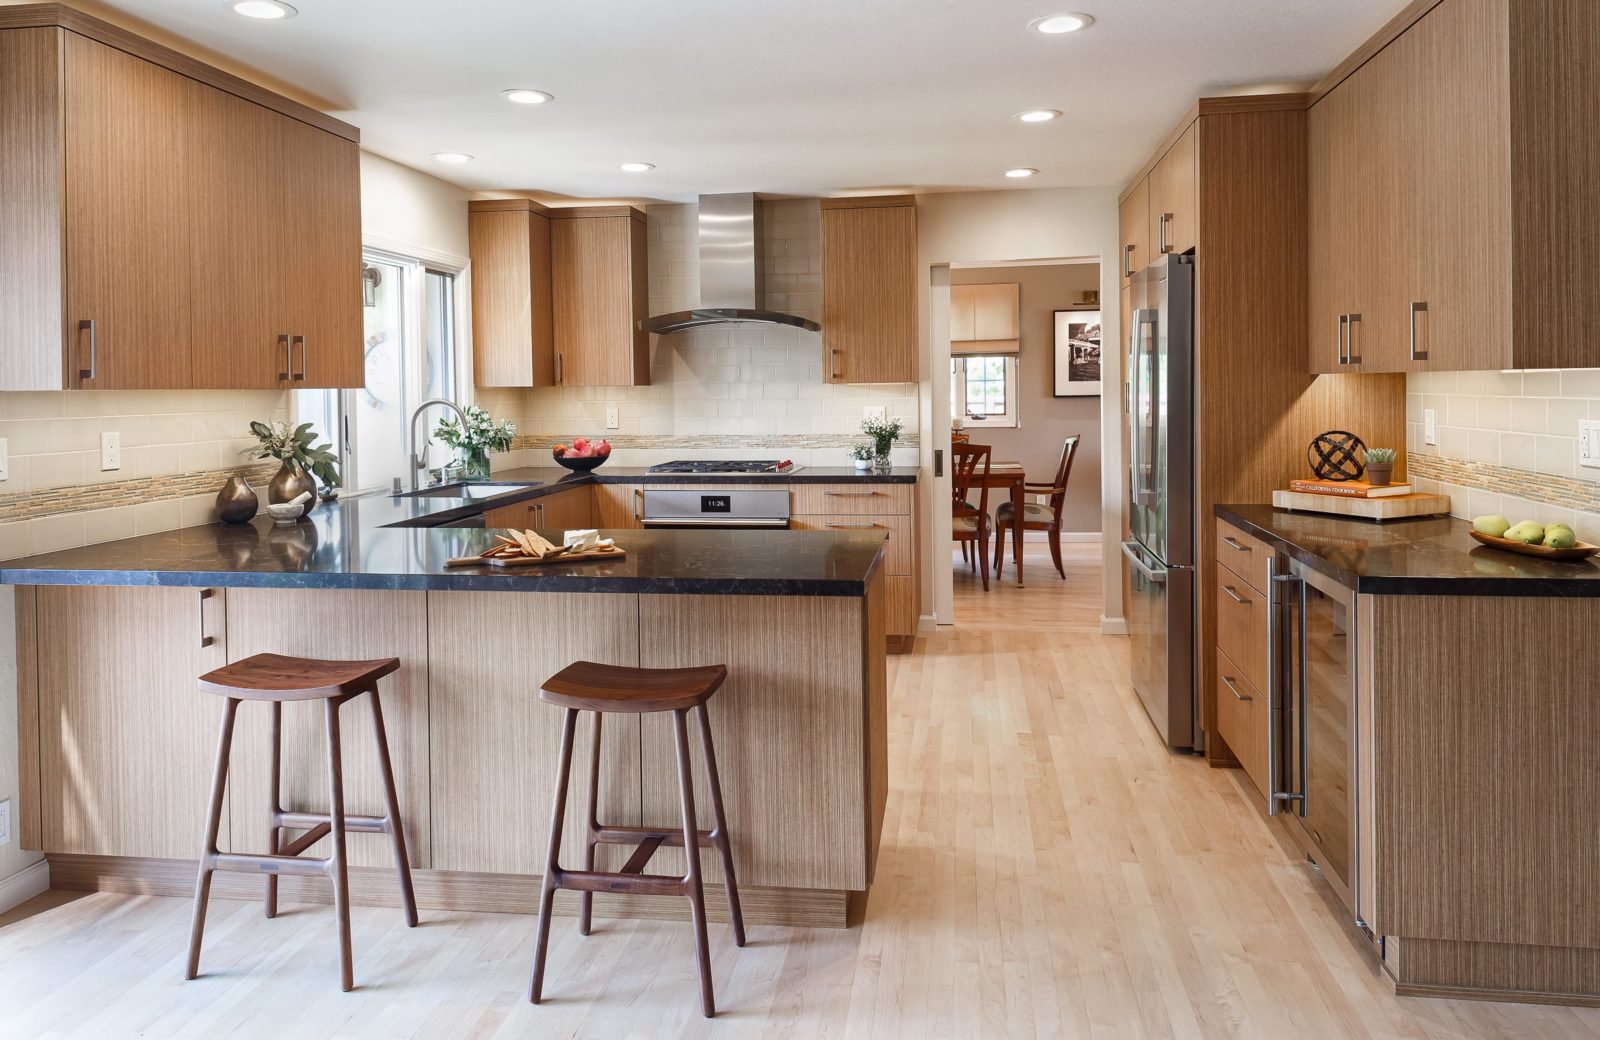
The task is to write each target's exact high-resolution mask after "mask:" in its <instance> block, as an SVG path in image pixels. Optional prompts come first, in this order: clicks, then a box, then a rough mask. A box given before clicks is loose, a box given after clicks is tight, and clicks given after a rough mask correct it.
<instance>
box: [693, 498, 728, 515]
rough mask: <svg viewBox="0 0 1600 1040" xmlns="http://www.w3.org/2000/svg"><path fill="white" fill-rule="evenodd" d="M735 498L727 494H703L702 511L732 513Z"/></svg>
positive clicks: (701, 499)
mask: <svg viewBox="0 0 1600 1040" xmlns="http://www.w3.org/2000/svg"><path fill="white" fill-rule="evenodd" d="M732 511H733V500H732V499H730V498H729V497H728V496H727V495H701V496H700V512H702V513H731V512H732Z"/></svg>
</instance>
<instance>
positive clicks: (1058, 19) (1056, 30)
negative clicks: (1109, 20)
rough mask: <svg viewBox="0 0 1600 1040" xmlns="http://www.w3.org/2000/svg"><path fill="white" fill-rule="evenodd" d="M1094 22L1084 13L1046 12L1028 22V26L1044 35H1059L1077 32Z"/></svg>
mask: <svg viewBox="0 0 1600 1040" xmlns="http://www.w3.org/2000/svg"><path fill="white" fill-rule="evenodd" d="M1093 24H1094V19H1093V18H1091V17H1089V16H1088V15H1086V14H1047V15H1045V16H1044V17H1043V18H1035V19H1034V20H1033V21H1031V22H1029V23H1028V28H1030V29H1034V30H1036V31H1038V32H1042V33H1044V34H1045V35H1046V36H1059V35H1061V34H1062V33H1070V32H1077V31H1078V30H1079V29H1087V28H1088V27H1089V26H1091V25H1093Z"/></svg>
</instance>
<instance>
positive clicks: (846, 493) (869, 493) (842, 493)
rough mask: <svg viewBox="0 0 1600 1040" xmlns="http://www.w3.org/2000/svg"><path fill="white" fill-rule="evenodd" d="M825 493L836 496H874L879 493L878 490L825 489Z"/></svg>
mask: <svg viewBox="0 0 1600 1040" xmlns="http://www.w3.org/2000/svg"><path fill="white" fill-rule="evenodd" d="M823 494H824V495H831V496H832V497H834V498H873V497H876V495H877V494H878V493H877V492H876V491H824V492H823Z"/></svg>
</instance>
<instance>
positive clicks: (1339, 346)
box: [1333, 314, 1350, 365]
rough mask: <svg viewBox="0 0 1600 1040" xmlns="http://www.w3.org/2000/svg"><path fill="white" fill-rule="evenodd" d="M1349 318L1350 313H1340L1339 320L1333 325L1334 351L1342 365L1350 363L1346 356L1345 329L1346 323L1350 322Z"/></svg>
mask: <svg viewBox="0 0 1600 1040" xmlns="http://www.w3.org/2000/svg"><path fill="white" fill-rule="evenodd" d="M1349 319H1350V315H1348V314H1341V315H1339V320H1338V322H1336V323H1335V324H1334V327H1333V353H1334V357H1335V358H1337V359H1338V363H1339V364H1341V365H1348V364H1349V363H1350V362H1348V361H1346V360H1345V356H1344V330H1345V326H1346V324H1347V323H1348V322H1349Z"/></svg>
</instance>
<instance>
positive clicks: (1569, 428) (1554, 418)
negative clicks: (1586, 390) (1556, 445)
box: [1549, 397, 1589, 437]
mask: <svg viewBox="0 0 1600 1040" xmlns="http://www.w3.org/2000/svg"><path fill="white" fill-rule="evenodd" d="M1587 418H1589V402H1588V401H1586V400H1583V399H1582V398H1577V397H1557V398H1553V399H1551V401H1550V415H1549V422H1550V432H1551V433H1552V434H1554V435H1556V436H1558V437H1576V436H1578V422H1579V421H1580V420H1583V419H1587Z"/></svg>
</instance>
